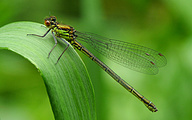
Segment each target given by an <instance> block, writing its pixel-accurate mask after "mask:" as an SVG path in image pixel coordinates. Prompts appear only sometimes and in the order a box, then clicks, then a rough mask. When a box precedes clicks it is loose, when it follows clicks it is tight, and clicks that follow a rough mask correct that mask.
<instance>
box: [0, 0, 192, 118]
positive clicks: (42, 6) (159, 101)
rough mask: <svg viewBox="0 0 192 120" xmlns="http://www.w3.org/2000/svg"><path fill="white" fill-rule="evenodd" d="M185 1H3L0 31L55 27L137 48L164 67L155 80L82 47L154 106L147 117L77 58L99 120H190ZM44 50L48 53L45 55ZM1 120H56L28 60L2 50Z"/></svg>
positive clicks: (191, 31)
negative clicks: (15, 26) (49, 20)
mask: <svg viewBox="0 0 192 120" xmlns="http://www.w3.org/2000/svg"><path fill="white" fill-rule="evenodd" d="M191 4H192V1H191V0H182V1H181V0H177V1H176V0H156V1H154V0H118V1H117V0H54V1H53V0H33V1H31V0H9V1H8V0H1V1H0V13H1V17H0V27H2V26H4V25H6V24H8V23H11V22H16V21H34V22H39V23H43V22H44V18H45V17H46V16H49V15H55V16H57V18H58V21H60V22H61V23H64V24H68V25H71V26H73V27H74V28H76V29H77V30H79V31H87V32H92V33H96V34H99V35H102V36H105V37H108V38H113V39H118V40H122V41H127V42H132V43H136V44H140V45H143V46H146V47H149V48H153V49H155V50H158V51H160V52H161V53H163V54H164V55H165V56H166V58H167V61H168V64H167V65H166V67H163V68H161V69H160V71H159V74H157V75H145V74H142V73H138V72H135V71H132V70H129V69H127V68H124V67H122V66H120V65H117V64H115V63H113V62H112V61H110V60H109V59H106V58H105V57H104V56H101V55H99V54H98V53H97V52H95V51H94V50H93V49H91V48H90V47H89V46H87V45H86V44H84V43H82V44H84V45H85V46H86V47H87V48H88V49H90V51H91V52H93V53H94V54H95V55H96V56H97V57H98V58H100V59H101V60H102V61H103V62H104V63H106V64H107V65H108V66H110V67H111V68H112V69H113V70H114V71H115V72H117V74H119V75H120V76H121V77H122V78H123V79H125V80H126V81H127V82H128V83H130V84H131V85H132V86H133V87H134V88H135V89H137V90H138V91H139V92H140V93H141V94H143V95H144V96H145V97H146V98H148V99H149V100H151V101H153V103H154V104H155V105H156V106H157V108H158V110H159V111H158V112H156V113H151V112H150V111H149V110H148V109H147V108H146V107H145V106H144V105H143V104H142V103H141V102H140V101H139V100H137V99H136V98H135V97H134V96H133V95H131V94H130V93H128V92H127V91H126V90H125V89H124V88H123V87H121V86H120V85H119V84H118V83H116V82H115V81H114V80H113V79H112V78H111V77H110V76H109V75H107V74H106V73H105V72H104V71H103V70H102V69H101V68H99V67H98V66H97V65H96V64H95V63H93V62H92V61H91V60H89V58H87V57H86V56H85V55H83V54H82V53H80V52H78V53H79V55H80V56H81V57H82V59H83V61H84V62H85V64H86V67H87V68H88V72H89V74H90V77H91V80H92V82H93V86H94V91H95V95H96V107H97V119H98V120H117V119H118V120H127V119H132V120H180V119H182V120H189V119H192V95H191V93H190V91H191V90H192V69H191V68H192V55H191V54H192V53H191V51H192V12H191V11H192V7H191ZM48 52H49V51H47V53H48ZM0 119H1V120H54V117H53V113H52V111H51V106H50V104H49V99H48V96H47V94H46V90H45V86H44V84H43V80H42V78H41V76H40V75H39V73H38V71H37V69H36V68H35V67H34V66H33V65H32V64H31V63H30V62H29V61H27V60H26V59H24V58H22V57H21V56H19V55H17V54H15V53H12V52H10V51H7V50H0Z"/></svg>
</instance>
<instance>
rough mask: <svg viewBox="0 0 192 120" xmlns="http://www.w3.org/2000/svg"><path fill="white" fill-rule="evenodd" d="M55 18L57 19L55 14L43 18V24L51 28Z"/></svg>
mask: <svg viewBox="0 0 192 120" xmlns="http://www.w3.org/2000/svg"><path fill="white" fill-rule="evenodd" d="M56 20H57V18H56V17H55V16H50V17H48V18H46V19H45V22H44V24H45V26H47V27H48V28H52V27H54V26H55V24H56Z"/></svg>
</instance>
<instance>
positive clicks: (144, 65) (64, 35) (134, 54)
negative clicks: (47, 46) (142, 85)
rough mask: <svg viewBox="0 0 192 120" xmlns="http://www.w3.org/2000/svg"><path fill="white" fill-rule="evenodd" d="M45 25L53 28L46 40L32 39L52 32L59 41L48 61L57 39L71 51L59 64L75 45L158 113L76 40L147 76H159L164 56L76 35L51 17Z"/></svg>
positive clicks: (116, 41)
mask: <svg viewBox="0 0 192 120" xmlns="http://www.w3.org/2000/svg"><path fill="white" fill-rule="evenodd" d="M44 24H45V26H46V27H47V28H49V29H48V31H47V32H46V33H45V34H44V35H42V36H41V35H37V34H28V35H34V36H38V37H45V36H46V35H47V34H48V33H49V32H50V31H51V33H52V35H53V38H54V41H55V45H54V46H53V48H52V49H51V51H50V52H49V54H48V57H49V56H50V54H51V52H52V51H53V49H54V48H55V47H56V45H57V39H56V37H57V38H59V39H61V40H62V41H63V42H65V43H66V44H67V47H66V48H65V49H64V51H63V52H62V53H61V55H60V56H59V58H58V59H57V62H56V63H58V62H59V60H60V58H61V56H62V55H63V53H64V52H65V51H66V50H67V48H68V47H69V45H70V44H71V45H72V46H74V48H76V49H78V50H79V51H81V52H82V53H84V54H85V55H86V56H88V57H89V58H90V59H91V60H92V61H94V62H95V63H96V64H98V65H99V66H100V67H101V68H102V69H103V70H104V71H105V72H107V73H108V74H109V75H110V76H111V77H112V78H113V79H114V80H116V81H117V82H118V83H119V84H121V85H122V86H123V87H124V88H125V89H126V90H128V91H129V92H130V93H132V94H133V95H134V96H136V97H137V98H138V99H139V100H140V101H142V102H143V103H144V104H145V106H146V107H147V108H148V109H149V110H150V111H152V112H156V111H158V110H157V108H156V106H155V105H154V104H153V103H152V102H151V101H149V100H148V99H146V98H145V97H144V96H142V95H141V94H140V93H139V92H137V91H136V90H135V89H134V88H133V87H132V86H130V85H129V84H128V83H127V82H125V81H124V80H123V79H122V78H121V77H120V76H118V75H117V74H116V73H115V72H114V71H113V70H112V69H110V68H109V67H108V66H107V65H105V64H104V63H103V62H101V61H100V60H99V59H98V58H97V57H95V56H94V55H93V54H92V53H91V52H89V51H88V50H87V49H86V48H85V47H84V46H83V45H82V44H80V43H79V42H78V41H77V40H76V39H78V40H80V41H83V42H86V43H87V44H89V45H90V46H91V47H93V48H94V49H95V50H96V51H98V52H99V53H101V54H103V55H105V56H106V57H107V58H109V59H111V60H113V61H115V62H117V63H119V64H121V65H123V66H125V67H127V68H130V69H132V70H135V71H138V72H142V73H146V74H157V73H158V68H159V67H163V66H165V65H166V63H167V61H166V58H165V57H164V55H163V54H161V53H159V52H157V51H155V50H153V49H150V48H147V47H144V46H140V45H136V44H132V43H128V42H123V41H118V40H114V39H108V38H105V37H102V36H99V35H96V34H93V33H83V32H79V31H76V30H75V29H74V28H73V27H71V26H69V25H64V24H60V23H58V22H57V19H56V17H55V16H50V17H48V18H46V19H45V21H44ZM55 36H56V37H55ZM69 43H70V44H69Z"/></svg>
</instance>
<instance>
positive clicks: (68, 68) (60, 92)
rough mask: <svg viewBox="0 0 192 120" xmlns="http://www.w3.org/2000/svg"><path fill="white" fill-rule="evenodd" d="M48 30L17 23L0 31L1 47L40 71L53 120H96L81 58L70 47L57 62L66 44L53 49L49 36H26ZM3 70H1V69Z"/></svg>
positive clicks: (89, 87)
mask: <svg viewBox="0 0 192 120" xmlns="http://www.w3.org/2000/svg"><path fill="white" fill-rule="evenodd" d="M46 31H47V28H45V27H43V26H42V24H38V23H33V22H16V23H11V24H8V25H6V26H4V27H2V28H0V48H1V49H8V50H11V51H13V52H16V53H17V54H20V55H21V56H23V57H24V58H26V59H27V60H29V61H30V62H31V63H32V64H34V65H35V67H36V68H37V69H38V71H39V72H40V74H41V76H42V78H43V80H44V83H45V86H46V89H47V93H48V96H49V99H50V103H51V106H52V110H53V113H54V116H55V119H56V120H64V119H65V120H95V119H96V112H95V98H94V92H93V87H92V84H91V81H90V78H89V75H88V73H87V70H86V68H85V65H84V64H83V62H82V60H81V58H80V57H79V56H78V54H77V53H76V52H75V50H74V48H73V47H71V46H70V47H69V48H68V49H67V50H66V52H65V53H64V55H63V56H62V57H61V59H60V61H59V62H58V63H57V64H55V63H56V61H57V59H58V57H59V55H60V54H61V53H62V51H63V50H64V49H65V47H66V44H64V43H63V42H60V41H59V43H58V45H57V46H56V48H55V49H54V50H53V52H52V53H51V55H50V58H48V53H49V52H50V50H51V49H52V47H53V46H54V40H53V37H52V35H51V34H48V35H47V36H46V37H44V38H41V37H37V36H27V34H39V35H43V34H44V33H45V32H46ZM1 69H3V68H1Z"/></svg>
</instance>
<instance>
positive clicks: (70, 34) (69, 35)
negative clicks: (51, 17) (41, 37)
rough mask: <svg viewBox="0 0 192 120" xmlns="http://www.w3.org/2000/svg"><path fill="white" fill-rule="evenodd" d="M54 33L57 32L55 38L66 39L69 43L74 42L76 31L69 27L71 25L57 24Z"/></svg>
mask: <svg viewBox="0 0 192 120" xmlns="http://www.w3.org/2000/svg"><path fill="white" fill-rule="evenodd" d="M53 32H55V36H57V37H60V38H64V39H65V40H67V41H68V42H72V41H74V39H75V37H77V36H76V35H75V32H76V30H75V29H74V28H73V27H71V26H69V25H63V24H56V26H55V27H54V28H53Z"/></svg>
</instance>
